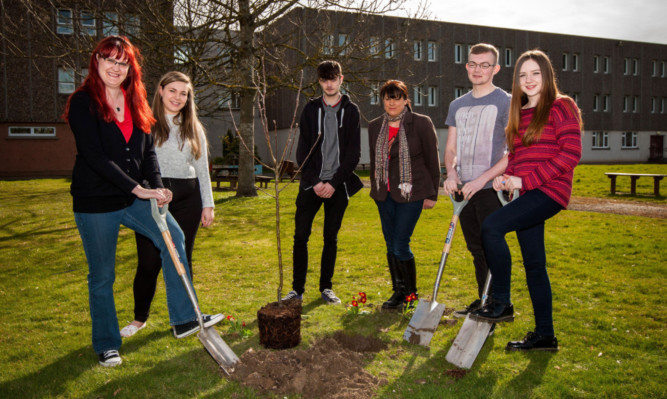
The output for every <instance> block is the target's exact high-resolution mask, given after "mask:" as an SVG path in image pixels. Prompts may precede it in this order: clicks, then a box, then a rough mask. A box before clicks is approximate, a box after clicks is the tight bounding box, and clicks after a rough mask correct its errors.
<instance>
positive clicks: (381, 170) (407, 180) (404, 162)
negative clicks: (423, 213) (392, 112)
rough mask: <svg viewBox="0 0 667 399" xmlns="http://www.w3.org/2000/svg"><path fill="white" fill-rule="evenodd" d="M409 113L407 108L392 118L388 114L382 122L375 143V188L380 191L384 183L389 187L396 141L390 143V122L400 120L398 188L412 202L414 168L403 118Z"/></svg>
mask: <svg viewBox="0 0 667 399" xmlns="http://www.w3.org/2000/svg"><path fill="white" fill-rule="evenodd" d="M407 111H408V107H405V108H404V109H403V111H402V112H401V114H400V115H398V116H397V117H395V118H390V117H389V115H387V114H386V113H385V114H384V119H383V120H382V127H381V128H380V134H379V135H378V138H377V142H376V143H375V187H377V189H378V190H379V189H380V186H381V184H382V183H384V184H386V185H389V151H390V150H391V146H392V144H393V142H394V141H396V139H394V140H392V142H391V143H389V122H393V121H397V120H400V121H401V123H400V124H399V127H398V134H397V135H396V137H397V138H398V163H399V168H400V169H399V172H400V179H399V184H398V188H399V189H400V190H401V196H402V197H403V198H405V199H406V200H408V201H409V200H410V194H411V193H412V167H411V165H410V150H409V148H408V139H407V138H406V136H405V127H404V126H403V117H404V116H405V113H406V112H407Z"/></svg>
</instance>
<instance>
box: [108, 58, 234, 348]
mask: <svg viewBox="0 0 667 399" xmlns="http://www.w3.org/2000/svg"><path fill="white" fill-rule="evenodd" d="M152 108H153V114H154V116H155V119H157V122H156V124H155V126H154V127H153V131H152V134H153V136H154V139H155V152H156V153H157V158H158V163H159V165H160V173H161V175H162V182H163V183H164V185H165V187H166V188H168V189H170V190H171V191H172V192H173V196H174V199H173V200H172V201H171V203H170V204H169V212H170V213H171V214H172V215H173V216H174V218H175V219H176V221H177V222H178V224H179V226H181V229H182V230H183V233H184V234H185V249H186V254H187V260H188V264H189V265H191V268H190V270H192V248H193V246H194V242H195V236H196V235H197V230H198V228H199V224H200V223H201V225H202V226H203V227H208V226H210V225H211V224H212V223H213V218H214V204H213V192H212V190H211V179H210V176H209V171H208V154H207V141H206V133H205V131H204V128H203V126H202V124H201V122H200V121H199V118H198V117H197V111H196V106H195V102H194V88H193V86H192V82H191V81H190V78H189V77H188V76H187V75H185V74H183V73H181V72H176V71H172V72H168V73H167V74H165V75H164V76H163V77H162V78H161V79H160V83H159V84H158V87H157V90H156V92H155V96H154V97H153V107H152ZM136 241H137V253H138V257H139V264H138V267H137V274H136V276H135V278H134V321H132V322H131V323H130V324H128V325H127V326H126V327H125V328H123V329H122V330H121V335H122V336H123V337H129V336H132V335H134V334H135V333H136V332H137V331H139V330H140V329H142V328H144V327H145V326H146V320H147V319H148V314H149V310H150V305H151V301H152V300H153V296H154V295H155V284H156V282H157V277H158V275H159V273H160V268H161V267H160V265H161V260H160V253H159V252H158V251H157V249H156V248H155V246H154V245H153V243H152V242H151V241H150V240H148V239H147V238H146V237H144V236H142V235H140V234H136ZM191 273H192V272H191ZM190 278H192V274H190ZM207 316H208V315H206V316H205V317H204V319H205V325H206V324H208V325H213V324H215V323H216V322H217V321H219V320H218V319H221V318H222V315H214V316H208V317H207ZM208 325H207V326H208ZM188 331H190V330H188ZM174 335H175V336H176V338H183V337H184V336H185V335H181V334H179V332H178V331H174Z"/></svg>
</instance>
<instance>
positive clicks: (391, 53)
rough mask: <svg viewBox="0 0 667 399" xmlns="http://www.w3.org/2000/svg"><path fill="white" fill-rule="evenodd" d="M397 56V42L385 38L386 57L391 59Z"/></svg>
mask: <svg viewBox="0 0 667 399" xmlns="http://www.w3.org/2000/svg"><path fill="white" fill-rule="evenodd" d="M394 57H396V42H394V40H393V39H385V40H384V58H386V59H388V60H390V59H392V58H394Z"/></svg>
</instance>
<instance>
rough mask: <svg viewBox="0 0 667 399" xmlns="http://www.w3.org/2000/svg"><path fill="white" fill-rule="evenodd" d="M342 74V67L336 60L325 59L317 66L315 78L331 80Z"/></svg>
mask: <svg viewBox="0 0 667 399" xmlns="http://www.w3.org/2000/svg"><path fill="white" fill-rule="evenodd" d="M342 74H343V68H342V67H341V66H340V63H338V61H332V60H326V61H322V62H320V64H319V65H318V66H317V79H324V80H332V79H336V78H338V77H339V76H341V75H342Z"/></svg>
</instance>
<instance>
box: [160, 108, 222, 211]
mask: <svg viewBox="0 0 667 399" xmlns="http://www.w3.org/2000/svg"><path fill="white" fill-rule="evenodd" d="M165 117H166V118H167V122H168V123H169V138H168V139H167V141H165V142H164V143H162V145H161V146H159V147H157V146H156V147H155V152H156V153H157V159H158V162H159V164H160V173H161V174H162V177H167V178H174V179H194V178H198V179H199V192H200V193H201V199H202V207H203V208H208V207H213V206H214V204H213V190H212V188H211V176H210V175H209V171H208V150H207V148H206V139H205V136H204V134H205V133H204V132H203V131H201V130H200V131H198V132H197V134H198V135H199V138H200V142H201V156H200V157H199V159H195V157H194V155H192V147H191V146H190V143H188V142H187V141H186V142H185V144H184V145H183V149H182V150H181V137H180V136H181V135H180V131H179V129H180V126H179V125H176V124H174V115H165Z"/></svg>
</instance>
